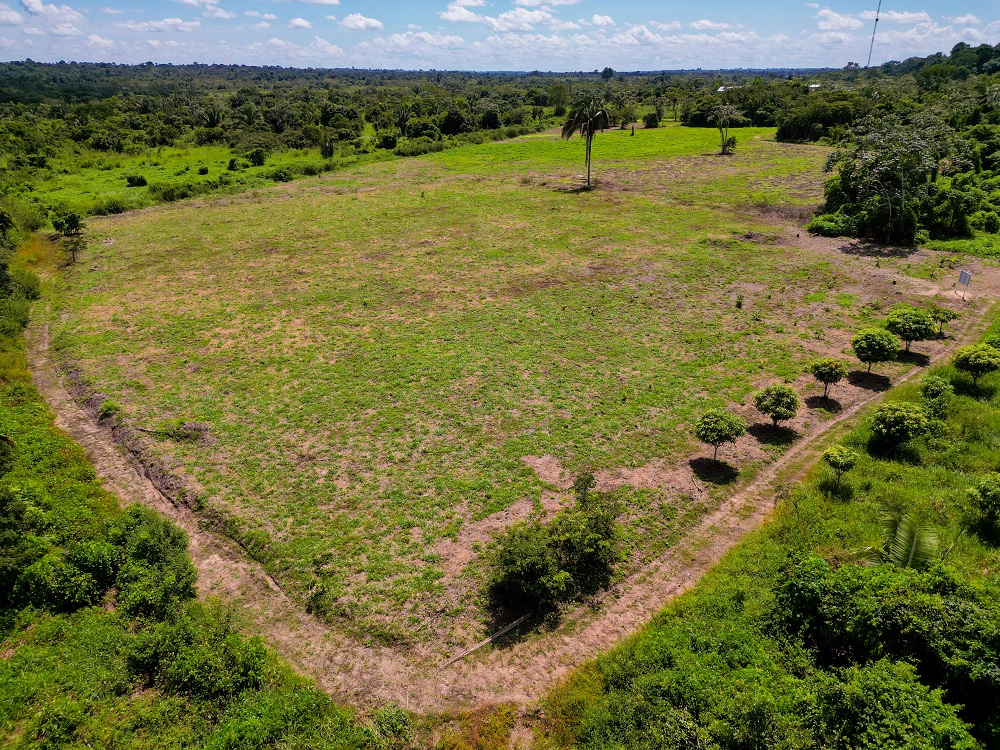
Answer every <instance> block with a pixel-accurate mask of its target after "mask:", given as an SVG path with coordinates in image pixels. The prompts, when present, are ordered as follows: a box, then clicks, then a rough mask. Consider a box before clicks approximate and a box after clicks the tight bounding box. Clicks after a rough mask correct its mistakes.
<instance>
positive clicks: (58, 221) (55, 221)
mask: <svg viewBox="0 0 1000 750" xmlns="http://www.w3.org/2000/svg"><path fill="white" fill-rule="evenodd" d="M85 226H86V225H85V224H84V223H83V219H82V218H81V216H80V214H78V213H77V212H76V211H67V212H66V213H57V214H56V215H55V216H53V217H52V227H53V228H54V229H55V230H56V231H57V232H59V234H61V235H62V236H63V237H70V236H72V235H75V234H81V233H82V232H83V230H84V228H85Z"/></svg>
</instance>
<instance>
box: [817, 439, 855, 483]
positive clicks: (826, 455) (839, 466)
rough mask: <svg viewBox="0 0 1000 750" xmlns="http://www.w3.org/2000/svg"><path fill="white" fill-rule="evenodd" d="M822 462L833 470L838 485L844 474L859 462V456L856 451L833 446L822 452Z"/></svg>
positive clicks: (845, 447)
mask: <svg viewBox="0 0 1000 750" xmlns="http://www.w3.org/2000/svg"><path fill="white" fill-rule="evenodd" d="M823 460H824V461H825V462H826V463H827V464H828V465H829V466H830V468H831V469H833V471H834V473H835V474H836V475H837V483H838V484H839V483H840V480H841V479H842V478H843V476H844V474H846V473H847V472H849V471H850V470H851V469H853V468H854V467H855V465H856V464H857V463H858V461H859V460H861V456H860V455H859V454H858V452H857V451H853V450H851V449H850V448H848V447H847V446H844V445H835V446H833V447H832V448H827V449H826V450H825V451H823Z"/></svg>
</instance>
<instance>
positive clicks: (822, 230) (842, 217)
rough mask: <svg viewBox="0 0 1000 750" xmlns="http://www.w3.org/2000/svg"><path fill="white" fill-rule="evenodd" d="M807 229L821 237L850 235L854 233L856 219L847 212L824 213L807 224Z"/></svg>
mask: <svg viewBox="0 0 1000 750" xmlns="http://www.w3.org/2000/svg"><path fill="white" fill-rule="evenodd" d="M806 231H809V232H812V233H813V234H818V235H820V236H821V237H850V236H852V235H853V234H854V219H853V218H851V217H850V216H847V215H846V214H841V213H839V212H838V213H835V214H823V215H822V216H817V217H816V218H815V219H813V220H812V221H810V222H809V224H808V225H807V226H806Z"/></svg>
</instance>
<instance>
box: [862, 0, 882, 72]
mask: <svg viewBox="0 0 1000 750" xmlns="http://www.w3.org/2000/svg"><path fill="white" fill-rule="evenodd" d="M881 12H882V0H878V9H877V10H876V11H875V25H874V26H873V27H872V43H871V44H870V45H869V46H868V64H867V65H865V67H866V68H870V67H871V66H872V50H873V49H874V48H875V32H876V31H877V30H878V16H879V13H881Z"/></svg>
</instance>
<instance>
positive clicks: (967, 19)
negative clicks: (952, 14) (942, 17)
mask: <svg viewBox="0 0 1000 750" xmlns="http://www.w3.org/2000/svg"><path fill="white" fill-rule="evenodd" d="M951 21H952V23H957V24H958V25H959V26H978V25H979V24H981V23H982V21H980V20H979V19H978V18H976V17H975V16H974V15H972V14H971V13H966V14H965V15H964V16H959V17H958V18H953V19H951Z"/></svg>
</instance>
